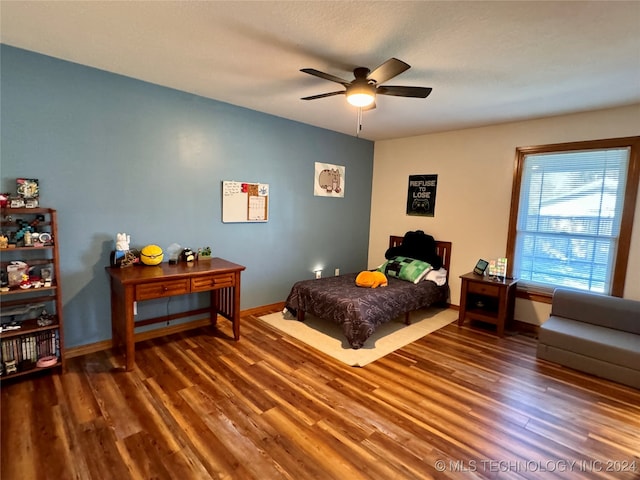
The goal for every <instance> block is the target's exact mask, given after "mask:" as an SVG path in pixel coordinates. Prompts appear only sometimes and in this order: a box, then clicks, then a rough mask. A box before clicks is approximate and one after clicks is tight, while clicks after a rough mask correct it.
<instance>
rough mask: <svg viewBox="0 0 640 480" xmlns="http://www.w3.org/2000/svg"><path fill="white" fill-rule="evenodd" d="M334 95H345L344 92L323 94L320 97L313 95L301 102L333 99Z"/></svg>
mask: <svg viewBox="0 0 640 480" xmlns="http://www.w3.org/2000/svg"><path fill="white" fill-rule="evenodd" d="M334 95H344V90H341V91H339V92H329V93H321V94H320V95H311V96H310V97H302V98H301V99H300V100H316V99H318V98H325V97H333V96H334Z"/></svg>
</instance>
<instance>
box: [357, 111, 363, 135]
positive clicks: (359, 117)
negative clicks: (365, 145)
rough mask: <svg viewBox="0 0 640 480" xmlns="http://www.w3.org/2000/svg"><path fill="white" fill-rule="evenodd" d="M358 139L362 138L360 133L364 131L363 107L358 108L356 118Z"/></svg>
mask: <svg viewBox="0 0 640 480" xmlns="http://www.w3.org/2000/svg"><path fill="white" fill-rule="evenodd" d="M356 123H357V124H356V137H357V138H359V137H360V132H361V131H362V107H358V115H357V118H356Z"/></svg>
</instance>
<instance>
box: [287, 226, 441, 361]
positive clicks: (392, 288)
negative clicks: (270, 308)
mask: <svg viewBox="0 0 640 480" xmlns="http://www.w3.org/2000/svg"><path fill="white" fill-rule="evenodd" d="M402 241H403V237H401V236H395V235H392V236H390V238H389V248H390V249H391V248H392V247H397V246H399V245H401V244H402ZM435 249H436V253H437V255H438V256H439V257H440V258H441V259H442V270H438V271H437V272H435V273H436V274H439V275H440V281H439V283H443V284H442V285H440V286H439V285H437V284H436V283H435V282H434V281H431V280H423V281H420V282H418V283H416V284H414V283H413V282H411V281H406V280H400V279H398V278H393V277H391V276H387V280H388V286H386V287H378V288H363V287H358V286H356V284H355V279H356V276H357V273H350V274H345V275H339V276H335V277H326V278H321V279H315V280H303V281H300V282H296V283H295V284H294V285H293V287H292V288H291V292H290V293H289V296H288V297H287V300H286V302H285V306H286V310H288V311H289V312H290V313H291V314H292V315H294V316H296V317H297V318H298V320H300V321H304V317H305V314H306V313H309V314H311V315H314V316H315V317H318V318H320V319H323V320H326V321H332V322H335V323H336V324H338V325H340V326H341V327H342V331H343V333H344V335H345V337H346V338H347V341H348V342H349V345H350V346H351V348H353V349H358V348H360V347H362V346H363V345H364V343H365V341H366V340H367V338H369V337H370V336H371V334H373V332H375V330H376V328H377V327H378V326H379V325H381V324H383V323H386V322H389V321H391V320H393V319H395V318H398V317H400V316H401V315H404V317H405V322H406V323H407V324H408V323H409V313H410V312H412V311H413V310H417V309H420V308H425V307H429V306H431V305H434V304H442V305H444V304H446V303H447V301H448V298H449V285H448V279H449V277H448V275H449V266H450V262H451V242H443V241H435ZM427 278H428V277H427Z"/></svg>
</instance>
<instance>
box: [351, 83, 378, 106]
mask: <svg viewBox="0 0 640 480" xmlns="http://www.w3.org/2000/svg"><path fill="white" fill-rule="evenodd" d="M374 88H375V87H373V86H372V85H369V84H367V85H351V86H349V87H348V88H347V92H346V95H347V102H349V103H350V104H351V105H353V106H354V107H368V106H369V105H371V104H372V103H373V102H374V101H375V99H376V97H375V94H374Z"/></svg>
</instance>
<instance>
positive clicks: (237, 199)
mask: <svg viewBox="0 0 640 480" xmlns="http://www.w3.org/2000/svg"><path fill="white" fill-rule="evenodd" d="M268 220H269V185H268V184H266V183H250V182H236V181H223V182H222V221H223V222H224V223H234V222H236V223H237V222H266V221H268Z"/></svg>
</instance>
